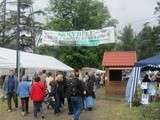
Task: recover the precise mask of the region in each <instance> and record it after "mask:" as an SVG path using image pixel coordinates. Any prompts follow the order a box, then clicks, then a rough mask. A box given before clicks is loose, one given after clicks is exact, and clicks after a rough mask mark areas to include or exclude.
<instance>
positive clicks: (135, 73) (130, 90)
mask: <svg viewBox="0 0 160 120" xmlns="http://www.w3.org/2000/svg"><path fill="white" fill-rule="evenodd" d="M159 68H160V55H156V56H153V57H150V58H147V59H144V60H141V61H139V62H137V63H136V64H135V66H134V68H133V69H132V72H131V75H130V78H129V81H128V83H127V87H126V98H127V100H128V103H129V105H130V107H132V102H133V98H134V95H135V91H136V89H137V84H138V81H139V80H140V77H141V72H142V71H144V70H160V69H159Z"/></svg>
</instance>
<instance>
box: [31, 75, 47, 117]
mask: <svg viewBox="0 0 160 120" xmlns="http://www.w3.org/2000/svg"><path fill="white" fill-rule="evenodd" d="M45 88H46V86H45V83H44V82H42V81H41V79H40V77H36V78H35V82H33V84H32V86H31V92H30V95H31V99H32V100H33V107H34V117H35V118H37V113H38V112H39V111H40V112H41V115H42V120H44V115H43V109H42V102H43V101H44V97H45Z"/></svg>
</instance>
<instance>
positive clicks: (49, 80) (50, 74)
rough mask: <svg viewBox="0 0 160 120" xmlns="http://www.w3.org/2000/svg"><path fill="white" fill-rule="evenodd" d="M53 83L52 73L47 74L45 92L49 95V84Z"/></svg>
mask: <svg viewBox="0 0 160 120" xmlns="http://www.w3.org/2000/svg"><path fill="white" fill-rule="evenodd" d="M52 81H53V77H52V73H51V72H49V73H48V77H47V78H46V85H47V91H48V92H49V93H50V92H51V86H50V83H51V82H52Z"/></svg>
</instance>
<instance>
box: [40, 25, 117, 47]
mask: <svg viewBox="0 0 160 120" xmlns="http://www.w3.org/2000/svg"><path fill="white" fill-rule="evenodd" d="M114 42H115V31H114V27H107V28H103V29H98V30H88V31H85V30H83V31H67V32H60V31H47V30H43V31H42V36H41V40H40V41H39V44H38V45H44V44H46V45H54V46H98V45H100V44H107V43H114Z"/></svg>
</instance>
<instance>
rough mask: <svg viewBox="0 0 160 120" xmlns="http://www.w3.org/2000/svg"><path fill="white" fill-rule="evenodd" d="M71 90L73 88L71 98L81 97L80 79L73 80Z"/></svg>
mask: <svg viewBox="0 0 160 120" xmlns="http://www.w3.org/2000/svg"><path fill="white" fill-rule="evenodd" d="M70 85H71V86H70V88H71V96H79V95H80V90H79V88H78V79H74V80H72V82H71V83H70Z"/></svg>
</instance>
